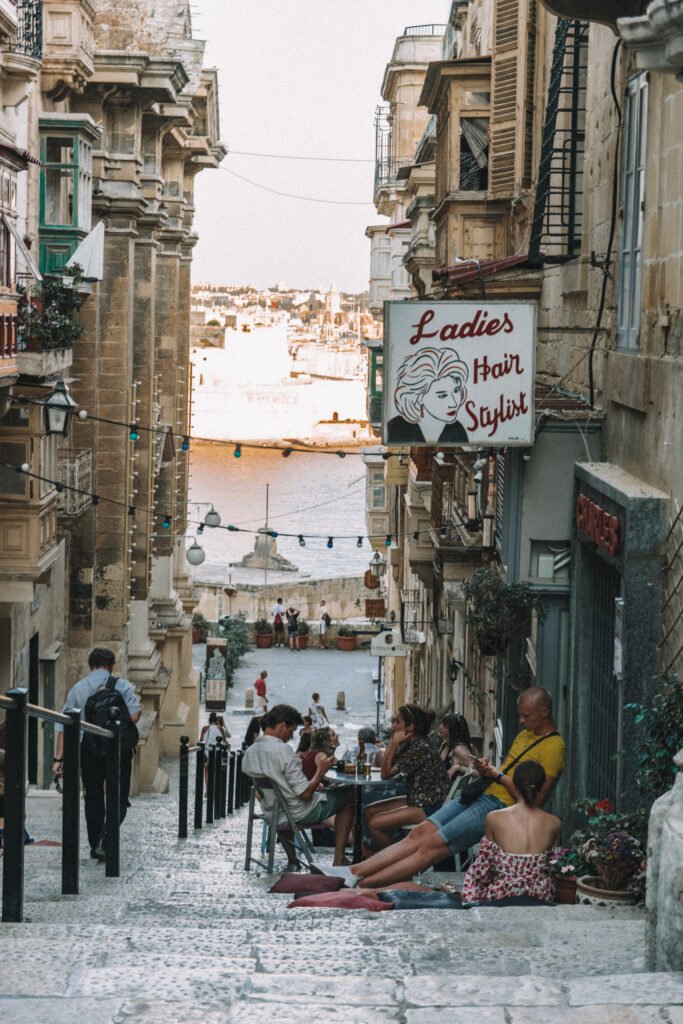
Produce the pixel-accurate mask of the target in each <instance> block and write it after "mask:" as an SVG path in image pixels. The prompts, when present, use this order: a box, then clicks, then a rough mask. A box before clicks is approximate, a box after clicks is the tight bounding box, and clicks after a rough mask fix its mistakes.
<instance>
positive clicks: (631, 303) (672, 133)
mask: <svg viewBox="0 0 683 1024" xmlns="http://www.w3.org/2000/svg"><path fill="white" fill-rule="evenodd" d="M626 6H628V5H623V8H622V5H610V4H605V5H602V9H601V12H600V13H599V16H598V20H595V5H593V4H587V3H583V2H581V0H544V2H543V3H540V2H536V0H470V2H469V3H454V4H452V5H451V11H450V17H449V22H448V27H447V29H446V32H445V33H444V36H443V43H442V53H441V59H440V60H436V61H432V62H431V63H430V64H429V65H428V67H427V69H426V74H425V80H424V86H423V89H422V93H421V96H420V100H419V102H420V104H421V105H423V106H424V107H425V109H426V110H427V112H428V113H429V114H430V115H431V116H432V118H433V119H434V121H433V122H432V123H431V124H430V125H429V127H428V130H426V131H425V134H424V136H423V138H422V139H421V140H420V142H419V144H418V146H417V148H416V157H415V164H414V166H413V167H412V168H411V169H410V170H409V172H408V179H407V180H408V183H409V185H408V187H409V188H412V191H413V195H414V201H413V204H412V206H410V207H408V209H407V217H408V219H409V220H410V224H411V227H410V232H411V236H410V237H411V241H410V244H409V246H408V249H407V255H406V257H405V265H406V268H407V269H408V270H409V272H410V274H411V277H412V280H413V285H414V295H415V296H416V297H417V296H420V297H424V296H428V297H433V298H434V300H436V301H441V300H458V299H469V300H476V301H479V302H482V303H486V302H487V301H489V302H490V301H491V300H494V299H502V300H505V301H509V300H511V299H522V300H524V301H530V302H533V303H535V304H536V305H537V310H538V330H537V336H536V346H535V347H536V394H535V438H534V443H533V445H531V446H530V447H529V448H528V449H520V448H504V447H502V448H486V449H483V450H481V451H479V452H477V451H467V450H466V449H461V448H460V449H459V448H447V447H444V446H442V447H441V450H440V451H437V450H434V449H432V450H430V449H412V450H411V451H410V453H409V457H405V456H404V462H405V463H406V464H407V467H408V479H407V481H406V483H405V484H403V485H399V486H398V487H397V490H396V491H395V492H394V494H393V496H390V497H389V499H388V505H389V507H390V508H393V509H395V510H396V513H395V521H394V522H393V524H392V525H391V526H390V527H389V530H391V531H393V532H394V536H395V544H396V546H397V547H399V548H400V551H399V552H397V553H396V554H395V555H394V562H395V563H396V565H397V569H396V571H395V572H394V573H392V574H388V581H389V587H390V588H392V587H393V588H394V589H395V590H398V591H399V594H398V595H397V597H396V598H395V600H397V601H399V603H400V605H401V617H402V620H403V621H404V622H406V620H408V619H409V620H410V622H411V623H412V624H413V625H414V626H415V628H416V635H417V634H419V635H420V636H424V637H425V640H424V642H422V643H420V644H419V645H418V644H416V645H415V647H414V649H413V653H412V654H411V655H410V656H409V658H408V660H407V665H406V672H405V676H406V681H407V685H406V687H405V695H406V696H414V697H415V698H418V699H421V700H422V701H429V702H431V704H432V705H433V706H435V707H440V706H442V705H443V704H444V703H448V702H452V703H453V704H454V705H455V708H456V710H461V711H464V712H465V713H466V714H467V715H468V717H469V718H470V720H471V721H473V722H474V724H475V730H476V731H478V732H479V733H480V734H481V741H482V744H483V746H484V748H485V749H486V750H487V751H488V750H493V751H494V752H498V751H499V750H500V749H502V747H505V746H507V744H508V742H509V738H510V736H511V735H512V734H513V733H514V731H515V728H516V724H515V707H514V705H515V697H516V692H517V688H518V686H519V685H523V684H524V683H526V682H534V681H535V682H538V683H539V684H543V685H546V686H547V687H548V688H549V689H550V690H551V691H552V693H553V696H554V698H555V701H556V706H557V714H558V719H559V722H560V726H561V728H562V730H563V731H564V733H565V734H566V735H567V737H568V740H569V745H570V756H571V768H572V770H571V772H568V773H567V777H566V779H565V781H564V783H563V788H562V791H561V792H560V794H559V797H560V801H561V802H562V803H563V804H564V805H565V808H566V806H567V805H568V804H569V802H570V800H571V799H573V798H575V797H579V796H585V795H596V794H599V795H600V796H603V795H606V796H609V797H610V798H612V799H617V800H618V801H621V802H622V803H623V805H624V806H626V805H627V804H629V803H630V802H632V801H633V799H635V798H636V787H635V784H634V777H633V767H632V765H631V763H630V760H629V754H628V751H629V749H630V741H631V737H632V728H633V719H632V716H631V715H630V714H629V713H628V711H627V710H625V705H626V704H628V703H629V702H631V701H638V700H640V699H642V698H647V696H648V695H649V694H651V693H652V692H653V688H654V687H655V686H656V677H657V676H658V674H659V673H661V672H671V671H680V668H681V657H682V655H683V636H682V635H681V630H682V629H683V627H682V626H681V622H682V621H683V617H682V616H681V614H680V611H681V604H680V601H681V598H680V591H681V586H680V581H681V579H682V578H683V563H682V562H681V550H682V549H681V538H682V536H683V526H682V519H683V516H682V514H681V501H682V500H683V498H682V495H681V479H683V477H682V475H681V471H680V470H681V467H680V448H681V445H680V437H679V434H680V431H679V430H678V428H677V425H676V424H677V408H676V397H675V396H676V394H677V393H678V391H677V388H678V376H679V373H680V372H681V365H682V364H681V358H680V356H681V352H680V345H681V340H682V326H681V313H680V308H681V301H680V299H681V251H682V249H681V246H682V245H683V241H682V237H683V236H682V234H681V232H682V230H683V228H682V223H683V222H681V217H680V212H681V204H682V203H683V190H682V189H681V182H680V175H679V173H678V168H679V165H680V161H681V152H682V148H681V147H682V146H683V127H682V125H683V121H682V119H681V116H680V115H681V104H683V86H682V85H681V83H680V81H679V80H678V79H677V78H676V74H675V73H676V72H680V67H679V64H680V60H679V56H678V55H679V54H680V52H681V47H680V45H679V44H680V39H681V28H680V24H679V21H680V18H679V17H678V15H677V14H676V10H675V6H676V5H675V4H666V3H665V4H662V5H654V4H649V5H648V4H647V3H645V2H643V3H640V4H638V3H634V4H632V5H630V6H629V10H628V11H627V10H626ZM660 6H661V8H662V11H661V12H660V11H659V7H660ZM655 7H657V10H655ZM617 8H618V10H617ZM651 8H652V10H651ZM627 14H628V17H626V16H625V15H627ZM558 16H559V17H558ZM679 77H680V75H679ZM418 165H419V166H418ZM430 167H431V168H432V172H431V177H430ZM411 182H412V185H411V184H410V183H411ZM430 196H433V200H432V201H431V206H430ZM427 218H429V220H430V221H431V224H432V225H433V230H434V241H433V245H432V246H431V252H430V245H429V233H428V231H427ZM380 358H381V352H379V353H376V354H375V360H376V361H377V360H378V359H380ZM375 400H377V398H376V396H375ZM380 451H381V449H380ZM396 454H397V455H400V453H399V452H397V453H396ZM407 454H408V453H406V455H407ZM395 461H398V459H394V458H392V459H390V460H388V461H387V462H386V465H387V467H388V466H389V465H390V464H391V463H393V462H395ZM387 471H388V470H387ZM394 499H395V500H394ZM468 501H469V502H470V504H471V506H472V507H471V508H468ZM473 512H474V518H472V513H473ZM405 517H407V518H405ZM425 520H427V524H428V525H427V526H426V527H425V526H424V525H423V526H422V527H420V525H419V524H420V522H421V523H422V524H424V523H425ZM463 524H465V528H463ZM612 529H613V530H614V533H613V534H611V533H610V530H612ZM481 565H488V566H492V567H495V568H496V569H497V571H498V572H499V573H500V575H501V577H502V578H503V579H504V580H505V581H506V582H507V583H509V584H512V583H515V582H522V583H525V584H527V585H528V586H529V587H530V588H531V589H532V591H533V592H535V593H536V594H537V595H538V596H540V597H541V598H542V600H543V603H544V605H545V609H546V614H545V617H544V618H538V619H532V621H531V622H530V623H529V628H528V636H527V638H526V641H525V642H523V643H522V644H521V645H519V647H520V649H519V650H518V651H516V652H515V651H508V652H507V653H506V654H505V655H503V656H500V655H499V656H497V657H490V656H486V655H483V656H482V654H481V652H479V651H478V650H477V648H476V644H475V643H474V640H473V637H472V635H471V633H472V630H471V627H470V626H468V621H467V620H468V617H469V616H468V609H467V607H466V605H465V602H464V600H463V596H462V589H461V586H460V581H461V580H462V579H463V578H466V577H468V576H469V575H471V573H472V571H473V570H474V569H476V568H477V567H479V566H481ZM400 591H403V592H402V593H400ZM390 601H391V598H390ZM456 663H459V664H456ZM411 686H412V690H411ZM402 695H403V694H402ZM477 727H478V728H477ZM623 751H625V753H624V752H623Z"/></svg>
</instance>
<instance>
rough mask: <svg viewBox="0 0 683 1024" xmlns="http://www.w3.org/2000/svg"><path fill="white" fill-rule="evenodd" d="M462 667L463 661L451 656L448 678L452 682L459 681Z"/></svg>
mask: <svg viewBox="0 0 683 1024" xmlns="http://www.w3.org/2000/svg"><path fill="white" fill-rule="evenodd" d="M461 668H462V662H461V661H458V660H457V659H456V658H451V660H450V662H449V664H448V678H449V679H450V681H451V682H452V683H457V681H458V676H459V675H460V669H461Z"/></svg>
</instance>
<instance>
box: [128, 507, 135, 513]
mask: <svg viewBox="0 0 683 1024" xmlns="http://www.w3.org/2000/svg"><path fill="white" fill-rule="evenodd" d="M128 515H129V516H134V515H135V505H129V506H128Z"/></svg>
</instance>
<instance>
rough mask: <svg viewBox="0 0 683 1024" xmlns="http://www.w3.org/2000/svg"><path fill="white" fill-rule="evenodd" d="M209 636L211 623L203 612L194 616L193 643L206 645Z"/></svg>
mask: <svg viewBox="0 0 683 1024" xmlns="http://www.w3.org/2000/svg"><path fill="white" fill-rule="evenodd" d="M208 635H209V621H208V619H206V618H205V617H204V616H203V615H202V613H201V612H195V613H194V615H193V616H192V643H193V644H205V643H206V640H207V637H208Z"/></svg>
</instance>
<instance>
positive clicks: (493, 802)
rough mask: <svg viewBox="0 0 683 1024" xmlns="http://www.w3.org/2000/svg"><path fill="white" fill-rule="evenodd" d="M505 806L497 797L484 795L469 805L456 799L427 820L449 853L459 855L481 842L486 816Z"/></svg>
mask: <svg viewBox="0 0 683 1024" xmlns="http://www.w3.org/2000/svg"><path fill="white" fill-rule="evenodd" d="M505 806H506V805H505V804H504V803H503V801H502V800H499V799H498V797H496V796H487V794H486V793H482V795H481V796H480V797H478V798H477V799H476V800H475V801H474V803H471V804H469V805H466V804H462V803H460V800H459V799H458V797H456V798H455V800H449V801H448V803H446V804H444V805H443V807H441V808H440V809H439V810H438V811H436V813H435V814H431V815H430V816H429V820H430V821H431V823H432V824H433V825H436V828H437V831H438V833H439V835H440V836H441V838H442V839H443V841H444V843H445V844H446V845H447V846H449V847H450V849H451V851H452V852H453V853H459V852H460V851H461V850H468V849H469V848H470V846H474V845H475V843H478V842H480V841H481V839H482V837H483V835H484V832H485V831H486V815H487V814H488V813H489V812H490V811H499V810H500V809H501V808H502V807H505Z"/></svg>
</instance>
